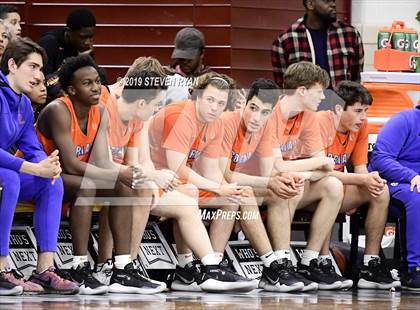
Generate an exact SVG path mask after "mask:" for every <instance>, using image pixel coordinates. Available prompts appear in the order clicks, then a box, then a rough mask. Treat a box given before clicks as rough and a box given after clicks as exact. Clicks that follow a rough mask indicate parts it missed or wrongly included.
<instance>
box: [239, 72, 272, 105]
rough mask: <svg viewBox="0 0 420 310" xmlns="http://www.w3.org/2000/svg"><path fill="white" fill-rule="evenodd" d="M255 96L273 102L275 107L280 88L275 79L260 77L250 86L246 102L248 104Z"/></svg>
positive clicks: (266, 101) (263, 100)
mask: <svg viewBox="0 0 420 310" xmlns="http://www.w3.org/2000/svg"><path fill="white" fill-rule="evenodd" d="M254 96H255V97H257V98H258V99H260V100H261V101H262V102H264V103H271V104H272V105H273V107H274V106H275V105H276V103H277V101H278V99H279V96H280V89H279V87H278V86H277V84H276V83H275V82H274V81H273V80H270V79H263V78H258V79H256V80H254V81H253V82H252V84H251V86H250V88H249V91H248V95H247V98H246V103H247V104H248V101H250V100H251V99H252V98H253V97H254Z"/></svg>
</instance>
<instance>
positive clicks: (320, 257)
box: [318, 255, 331, 262]
mask: <svg viewBox="0 0 420 310" xmlns="http://www.w3.org/2000/svg"><path fill="white" fill-rule="evenodd" d="M327 259H331V257H330V255H319V256H318V262H322V261H323V260H324V261H325V260H327Z"/></svg>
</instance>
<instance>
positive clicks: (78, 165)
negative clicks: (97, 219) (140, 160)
mask: <svg viewBox="0 0 420 310" xmlns="http://www.w3.org/2000/svg"><path fill="white" fill-rule="evenodd" d="M59 77H60V84H61V86H62V88H63V89H65V90H66V93H68V96H66V97H61V98H59V99H57V100H54V101H53V102H51V103H50V104H48V105H47V106H46V107H45V109H44V110H42V112H41V114H40V115H39V119H38V123H37V130H38V132H37V133H38V137H39V139H40V141H41V143H42V144H43V145H44V149H45V150H46V152H47V153H48V152H49V151H50V150H51V149H53V148H55V147H57V148H58V149H59V150H60V151H61V152H62V153H63V154H64V156H63V157H62V159H61V160H62V166H63V174H62V178H63V182H64V201H66V202H69V203H70V204H71V208H70V223H71V231H72V240H73V251H74V256H73V267H72V269H71V270H70V275H71V278H72V279H73V280H74V281H76V282H77V283H79V285H80V290H81V293H82V294H103V293H106V292H107V291H108V290H109V292H111V293H157V292H161V291H162V290H163V289H165V288H164V287H162V286H160V285H158V284H155V283H152V282H150V281H149V280H148V279H145V278H143V277H142V276H141V275H140V274H138V271H137V269H136V268H134V266H133V264H132V261H131V257H130V235H131V224H132V217H131V208H132V203H133V201H132V197H137V196H138V195H139V193H138V191H137V190H136V188H137V185H138V184H139V183H140V184H141V183H142V182H143V177H142V175H141V173H140V174H139V173H137V172H136V170H135V169H134V167H128V166H122V165H116V164H114V163H112V162H111V161H110V160H109V151H108V143H107V138H106V128H107V122H108V121H107V115H106V113H104V112H103V108H100V107H99V106H98V103H99V98H100V92H101V82H100V78H99V75H98V72H97V69H96V64H95V63H94V62H93V60H92V59H91V58H90V57H89V56H77V57H71V58H69V59H67V60H66V62H65V63H64V64H63V66H62V68H61V70H60V76H59ZM95 197H103V198H102V199H100V200H99V203H101V202H103V201H106V202H109V203H110V208H109V225H110V228H111V232H112V238H113V239H114V245H115V246H114V248H115V264H114V268H113V271H112V276H111V280H110V285H109V287H108V286H106V285H104V284H103V283H100V282H99V281H97V280H96V279H95V278H94V277H93V276H92V269H91V266H90V263H89V262H88V260H87V251H88V241H89V235H90V228H91V219H92V209H93V205H94V204H95ZM149 203H150V202H149Z"/></svg>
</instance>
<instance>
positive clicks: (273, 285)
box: [258, 259, 305, 292]
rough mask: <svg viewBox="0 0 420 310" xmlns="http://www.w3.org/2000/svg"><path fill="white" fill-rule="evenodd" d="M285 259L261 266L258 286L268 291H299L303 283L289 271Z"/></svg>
mask: <svg viewBox="0 0 420 310" xmlns="http://www.w3.org/2000/svg"><path fill="white" fill-rule="evenodd" d="M289 270H290V266H288V265H287V259H282V260H281V261H277V260H275V261H274V262H272V263H271V264H270V267H266V266H264V267H263V272H262V276H261V280H260V283H259V284H258V287H259V288H262V289H263V290H265V291H270V292H293V291H301V290H302V289H303V288H304V286H305V284H304V282H303V281H302V280H300V279H298V278H297V277H296V276H295V275H294V274H293V273H291V272H290V271H289Z"/></svg>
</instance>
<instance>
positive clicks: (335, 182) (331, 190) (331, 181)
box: [322, 177, 344, 203]
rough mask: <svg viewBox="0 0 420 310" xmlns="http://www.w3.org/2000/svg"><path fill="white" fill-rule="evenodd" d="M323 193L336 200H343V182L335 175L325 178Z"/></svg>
mask: <svg viewBox="0 0 420 310" xmlns="http://www.w3.org/2000/svg"><path fill="white" fill-rule="evenodd" d="M322 181H323V188H322V194H323V196H324V197H325V196H326V197H328V198H329V199H331V200H334V201H336V202H340V203H341V202H342V201H343V197H344V190H343V183H341V181H340V180H339V179H337V178H335V177H326V178H324V179H323V180H322Z"/></svg>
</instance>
